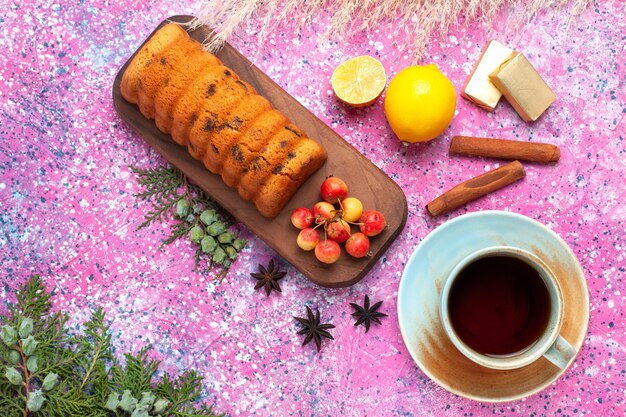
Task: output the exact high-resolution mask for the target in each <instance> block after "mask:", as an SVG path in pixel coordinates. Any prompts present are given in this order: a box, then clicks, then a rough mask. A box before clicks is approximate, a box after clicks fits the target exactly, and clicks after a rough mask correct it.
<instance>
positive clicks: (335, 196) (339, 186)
mask: <svg viewBox="0 0 626 417" xmlns="http://www.w3.org/2000/svg"><path fill="white" fill-rule="evenodd" d="M320 194H321V195H322V199H324V200H326V201H328V202H329V203H333V204H335V203H337V202H339V201H341V200H343V199H344V198H346V197H347V196H348V186H347V185H346V183H345V182H344V181H343V180H342V179H340V178H337V177H333V176H332V175H331V176H330V177H328V178H326V179H325V180H324V182H323V183H322V186H321V187H320Z"/></svg>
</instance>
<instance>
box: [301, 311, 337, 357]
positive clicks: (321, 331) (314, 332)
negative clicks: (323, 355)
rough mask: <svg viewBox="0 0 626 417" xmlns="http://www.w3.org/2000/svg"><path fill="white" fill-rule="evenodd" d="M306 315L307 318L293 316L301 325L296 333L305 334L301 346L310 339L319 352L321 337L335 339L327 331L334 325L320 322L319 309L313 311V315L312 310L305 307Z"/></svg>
mask: <svg viewBox="0 0 626 417" xmlns="http://www.w3.org/2000/svg"><path fill="white" fill-rule="evenodd" d="M306 315H307V318H306V319H305V318H302V317H294V319H296V320H298V322H299V323H300V324H301V325H302V326H303V327H302V329H301V330H300V331H298V334H305V335H306V337H305V338H304V342H302V346H305V345H306V344H308V343H309V342H310V341H311V340H314V341H315V346H317V351H318V352H319V351H320V349H321V348H322V337H325V338H327V339H333V340H334V339H335V338H334V337H333V335H332V334H330V333H329V332H328V329H334V328H335V326H334V325H333V324H329V323H328V324H320V311H319V310H317V311H316V312H315V316H313V311H311V309H310V308H309V306H307V307H306Z"/></svg>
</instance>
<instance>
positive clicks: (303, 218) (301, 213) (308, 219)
mask: <svg viewBox="0 0 626 417" xmlns="http://www.w3.org/2000/svg"><path fill="white" fill-rule="evenodd" d="M313 219H314V216H313V212H312V211H311V210H309V209H308V208H306V207H299V208H297V209H295V210H294V211H293V213H291V224H293V225H294V226H295V227H297V228H298V229H306V228H307V227H309V226H310V225H312V224H313Z"/></svg>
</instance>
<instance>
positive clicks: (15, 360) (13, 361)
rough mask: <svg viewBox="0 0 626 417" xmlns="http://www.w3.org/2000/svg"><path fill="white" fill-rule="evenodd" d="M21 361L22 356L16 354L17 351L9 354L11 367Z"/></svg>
mask: <svg viewBox="0 0 626 417" xmlns="http://www.w3.org/2000/svg"><path fill="white" fill-rule="evenodd" d="M21 361H22V355H20V352H18V351H17V350H12V351H10V352H9V362H11V364H12V365H17V364H18V363H20V362H21Z"/></svg>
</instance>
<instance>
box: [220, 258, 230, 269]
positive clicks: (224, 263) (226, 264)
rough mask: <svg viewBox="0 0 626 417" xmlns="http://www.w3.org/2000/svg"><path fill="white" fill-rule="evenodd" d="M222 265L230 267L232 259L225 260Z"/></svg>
mask: <svg viewBox="0 0 626 417" xmlns="http://www.w3.org/2000/svg"><path fill="white" fill-rule="evenodd" d="M222 266H223V267H224V268H228V267H229V266H230V260H228V259H226V260H225V261H224V262H222Z"/></svg>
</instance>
